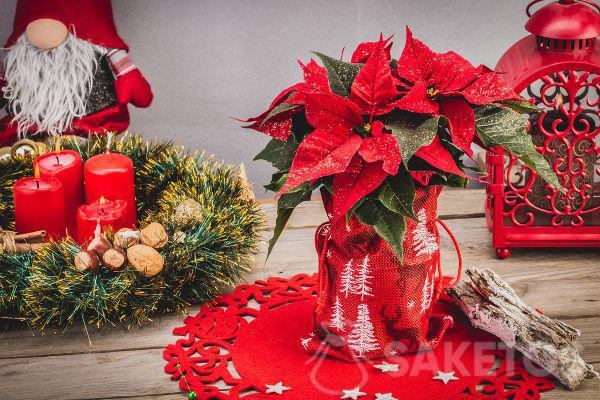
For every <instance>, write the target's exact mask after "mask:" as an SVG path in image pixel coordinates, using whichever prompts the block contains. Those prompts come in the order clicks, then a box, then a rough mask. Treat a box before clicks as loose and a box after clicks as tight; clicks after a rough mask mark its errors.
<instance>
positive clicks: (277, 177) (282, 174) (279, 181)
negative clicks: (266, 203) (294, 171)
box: [263, 170, 289, 192]
mask: <svg viewBox="0 0 600 400" xmlns="http://www.w3.org/2000/svg"><path fill="white" fill-rule="evenodd" d="M288 172H289V171H287V170H286V171H278V172H275V173H274V174H273V175H272V176H271V182H269V183H268V184H266V185H264V186H263V187H264V188H265V189H266V190H269V191H271V192H279V191H280V190H281V188H282V187H283V185H284V184H285V181H286V180H287V177H288Z"/></svg>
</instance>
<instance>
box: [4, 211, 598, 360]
mask: <svg viewBox="0 0 600 400" xmlns="http://www.w3.org/2000/svg"><path fill="white" fill-rule="evenodd" d="M448 225H449V226H450V228H451V229H452V230H453V231H454V232H455V233H456V234H457V236H458V239H459V241H460V242H461V245H462V249H463V256H464V260H465V266H468V267H478V268H484V267H489V268H492V269H493V270H495V271H496V272H498V273H499V274H500V275H501V276H502V277H503V278H504V279H506V280H507V281H508V282H509V283H510V284H511V286H513V287H514V288H515V290H516V291H517V293H518V294H519V296H522V297H523V299H524V300H525V301H526V302H528V303H529V304H532V305H533V306H534V307H537V308H539V309H540V310H542V311H544V312H545V313H546V314H548V315H550V316H552V317H554V318H561V317H563V318H564V317H565V316H569V317H570V318H573V317H575V318H577V316H581V317H585V316H600V291H599V290H598V287H599V286H600V268H598V265H600V254H598V252H597V251H596V252H594V251H592V250H584V251H573V250H566V249H562V250H556V249H550V250H524V251H521V252H515V254H514V255H513V256H512V257H510V258H508V259H506V260H498V259H496V258H495V256H494V255H493V252H492V251H491V250H490V249H489V236H488V233H487V230H486V229H485V226H484V220H483V218H473V219H457V220H451V221H448ZM313 232H314V228H303V229H292V230H286V231H284V232H283V234H282V237H281V239H280V241H279V243H278V244H277V246H275V249H274V250H273V254H272V255H271V257H270V258H269V260H268V261H267V262H266V263H265V255H264V252H263V253H261V254H260V255H258V256H257V260H256V265H255V268H254V271H253V273H252V274H250V275H249V276H247V277H246V279H245V280H246V281H247V282H253V281H254V280H256V279H263V278H266V277H269V276H284V277H289V276H292V275H294V274H298V273H314V272H316V270H317V259H316V253H315V250H314V244H313V240H312V236H313ZM264 235H265V237H268V236H269V235H270V233H269V232H264ZM263 245H265V244H263ZM453 252H454V250H453V249H452V245H451V243H450V241H449V240H448V239H447V238H446V237H443V238H442V254H443V256H442V259H443V263H444V266H445V267H444V270H445V271H446V273H448V274H450V273H454V272H455V269H456V268H455V264H456V261H455V255H454V254H453ZM446 266H450V267H446ZM191 312H192V313H195V310H193V309H192V310H191ZM182 319H183V317H182V316H165V317H162V318H160V319H157V321H155V323H153V324H152V325H150V326H147V327H145V328H144V329H142V330H137V329H135V330H134V331H132V332H130V333H123V332H121V331H119V330H115V331H113V332H112V333H106V332H103V333H98V332H92V333H91V339H92V346H91V347H90V346H89V343H88V339H87V336H86V335H85V334H84V333H82V331H81V329H77V328H76V329H74V330H73V331H72V332H71V333H69V334H67V335H66V336H64V337H61V336H53V335H46V336H40V335H39V334H36V336H32V333H31V332H29V331H9V332H5V333H2V334H0V358H8V357H19V356H22V357H28V356H37V355H56V354H74V353H91V352H107V351H116V350H127V349H147V348H154V347H160V346H163V345H165V344H167V343H169V342H170V340H171V336H170V332H171V330H172V329H173V328H174V327H176V326H178V325H179V324H180V323H181V321H182ZM591 321H596V320H595V319H593V318H579V319H575V320H571V321H569V323H570V324H573V325H574V326H575V327H576V328H579V329H581V330H582V332H583V335H582V338H581V343H582V344H583V345H584V346H585V347H586V351H585V352H584V357H585V358H586V360H588V362H595V361H600V324H594V323H592V322H591ZM133 339H135V340H133ZM588 346H592V349H593V350H592V351H589V352H588V351H587V347H588Z"/></svg>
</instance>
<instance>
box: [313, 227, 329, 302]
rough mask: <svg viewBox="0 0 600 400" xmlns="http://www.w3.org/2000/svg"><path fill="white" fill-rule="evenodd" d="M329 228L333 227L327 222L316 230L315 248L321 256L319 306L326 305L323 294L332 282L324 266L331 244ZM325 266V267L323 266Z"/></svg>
mask: <svg viewBox="0 0 600 400" xmlns="http://www.w3.org/2000/svg"><path fill="white" fill-rule="evenodd" d="M328 229H331V223H329V222H325V223H322V224H321V225H319V227H318V228H317V230H316V231H315V248H316V249H317V255H318V257H319V272H318V278H317V280H318V283H317V284H318V288H319V292H318V294H317V307H318V308H320V307H324V306H325V304H324V299H325V298H326V297H325V296H324V295H323V294H324V293H327V292H328V291H329V289H330V286H331V282H330V276H329V271H328V270H326V268H324V266H325V257H327V250H328V245H329V240H328V237H327V236H328V234H329V232H328ZM324 233H325V234H324ZM322 266H323V267H322Z"/></svg>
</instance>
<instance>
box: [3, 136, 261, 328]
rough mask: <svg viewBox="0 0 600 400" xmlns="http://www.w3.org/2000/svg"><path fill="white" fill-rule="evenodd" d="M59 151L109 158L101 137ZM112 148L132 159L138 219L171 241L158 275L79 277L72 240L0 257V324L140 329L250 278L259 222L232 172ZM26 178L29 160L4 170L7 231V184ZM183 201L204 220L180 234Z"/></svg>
mask: <svg viewBox="0 0 600 400" xmlns="http://www.w3.org/2000/svg"><path fill="white" fill-rule="evenodd" d="M63 147H64V148H69V149H74V150H77V151H79V152H80V153H81V155H82V157H83V159H84V160H86V159H88V158H89V157H91V156H93V155H96V154H99V153H102V152H104V151H105V148H106V139H105V138H93V139H90V140H88V141H87V142H86V143H85V144H81V142H80V141H78V140H75V139H69V140H63ZM112 150H113V151H114V152H118V153H123V154H125V155H127V156H129V157H130V158H131V159H132V160H133V163H134V170H135V183H136V197H137V206H138V219H139V221H140V222H141V223H144V222H150V221H157V222H160V223H162V224H163V225H164V226H165V228H166V230H167V233H168V234H169V242H168V243H167V245H166V246H165V247H164V248H163V249H161V250H160V253H161V254H162V257H163V259H164V265H165V266H164V269H163V271H162V273H161V274H159V275H158V276H156V277H153V278H147V277H144V276H143V275H141V274H139V273H138V272H136V271H135V270H133V269H130V268H129V267H128V268H126V269H125V270H124V271H122V272H119V273H113V272H110V271H108V270H106V269H103V268H101V270H100V272H98V273H92V272H86V273H81V272H78V271H77V270H76V269H75V268H74V265H73V257H74V255H75V254H76V253H77V252H79V251H80V248H79V246H78V245H77V244H75V243H74V242H72V241H71V240H70V239H69V240H64V241H62V242H60V243H55V244H52V245H49V246H46V247H45V248H44V249H43V250H42V251H40V252H38V253H36V254H19V255H9V254H0V318H3V319H23V320H25V321H27V322H28V323H29V324H30V325H31V326H33V327H35V328H38V329H45V328H49V327H53V328H58V329H60V330H63V331H66V330H67V329H69V328H70V327H71V326H72V325H73V323H76V322H82V323H83V324H84V325H86V326H88V325H94V326H97V327H103V326H117V325H119V326H125V327H130V326H131V325H144V324H146V323H148V322H149V321H151V318H152V316H153V315H157V314H163V313H172V312H181V311H183V310H185V309H186V308H187V306H189V305H190V304H192V303H203V302H206V301H209V300H212V299H214V298H215V296H216V295H218V293H219V291H220V290H221V289H222V288H223V287H224V286H230V285H233V284H234V283H235V281H236V280H237V279H238V278H239V277H240V274H241V273H243V272H246V271H248V270H249V265H250V264H251V262H252V260H253V253H255V252H256V250H257V244H258V240H259V230H260V228H261V226H262V224H263V222H264V216H263V215H262V214H261V212H260V208H259V207H258V206H257V205H256V203H255V202H254V201H252V200H249V199H247V198H245V196H244V193H245V192H244V191H245V190H246V187H245V184H246V183H245V182H243V180H242V179H240V177H239V175H238V173H237V171H235V170H234V169H233V168H231V167H227V166H223V165H221V164H218V163H216V162H214V161H212V160H206V159H204V158H203V157H202V156H198V155H190V154H187V153H185V152H183V151H182V150H181V149H180V148H176V147H174V146H173V145H172V144H170V143H149V142H145V141H143V140H142V139H141V138H140V137H138V136H126V137H125V138H123V139H120V140H119V139H116V140H113V144H112ZM31 175H32V173H31V160H23V159H12V160H9V161H7V162H0V227H4V228H5V229H12V228H13V225H14V215H13V200H12V186H13V185H14V182H15V181H16V180H17V179H19V178H21V177H24V176H31ZM186 198H191V199H193V200H195V201H197V202H198V203H200V205H201V206H202V209H203V210H204V215H203V219H202V220H201V221H199V222H197V223H194V224H192V226H188V227H181V226H177V225H176V224H175V223H174V222H173V218H172V215H173V213H174V209H175V207H176V206H177V205H178V204H179V203H180V202H182V201H183V200H185V199H186ZM181 232H183V234H184V235H183V239H181V237H182V235H181Z"/></svg>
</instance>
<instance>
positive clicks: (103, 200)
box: [98, 196, 106, 206]
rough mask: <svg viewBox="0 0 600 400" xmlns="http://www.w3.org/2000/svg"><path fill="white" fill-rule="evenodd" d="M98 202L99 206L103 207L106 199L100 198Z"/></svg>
mask: <svg viewBox="0 0 600 400" xmlns="http://www.w3.org/2000/svg"><path fill="white" fill-rule="evenodd" d="M98 202H99V203H100V205H101V206H103V205H104V204H106V199H105V198H104V196H100V200H98Z"/></svg>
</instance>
